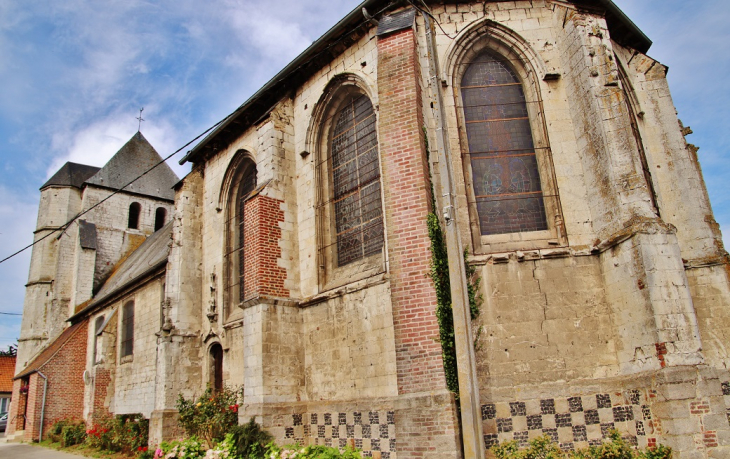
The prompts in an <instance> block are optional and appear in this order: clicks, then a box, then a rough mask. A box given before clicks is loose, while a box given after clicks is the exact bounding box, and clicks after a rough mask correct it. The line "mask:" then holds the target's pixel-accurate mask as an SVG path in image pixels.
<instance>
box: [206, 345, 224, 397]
mask: <svg viewBox="0 0 730 459" xmlns="http://www.w3.org/2000/svg"><path fill="white" fill-rule="evenodd" d="M209 374H210V381H209V383H210V387H211V389H213V391H214V392H219V391H221V390H223V347H222V346H221V345H220V343H215V344H213V345H212V346H211V347H210V370H209Z"/></svg>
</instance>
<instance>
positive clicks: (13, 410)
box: [5, 379, 28, 436]
mask: <svg viewBox="0 0 730 459" xmlns="http://www.w3.org/2000/svg"><path fill="white" fill-rule="evenodd" d="M21 385H22V381H21V380H20V379H16V380H15V381H13V395H12V396H11V398H10V400H11V401H10V413H9V414H8V425H7V427H6V430H5V435H6V436H7V435H12V434H14V433H15V431H16V430H23V429H24V428H25V424H24V423H23V415H25V401H26V400H27V399H28V396H27V394H21V393H20V387H21Z"/></svg>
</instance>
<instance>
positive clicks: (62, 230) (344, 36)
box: [0, 2, 392, 264]
mask: <svg viewBox="0 0 730 459" xmlns="http://www.w3.org/2000/svg"><path fill="white" fill-rule="evenodd" d="M391 5H392V2H391V3H389V4H388V5H386V6H385V7H384V8H382V9H381V10H380V11H378V12H377V13H375V15H378V14H380V13H382V12H383V11H385V10H387V9H388V8H390V7H391ZM367 23H368V21H361V22H360V23H359V24H358V25H357V26H355V27H353V28H352V29H351V30H350V31H349V32H347V33H345V34H342V35H341V36H340V38H338V39H337V40H335V41H333V42H332V43H330V44H328V45H327V46H326V47H325V48H324V49H322V50H321V51H320V52H318V53H316V54H315V55H313V56H311V57H310V58H309V59H308V60H307V61H305V62H302V63H301V64H300V65H299V66H298V67H297V68H296V69H294V70H293V71H292V73H293V72H294V71H296V70H300V69H302V68H303V67H304V66H305V65H307V64H309V63H311V62H312V61H314V60H315V59H317V58H319V56H321V55H322V54H324V53H325V52H327V51H329V50H330V49H331V48H332V47H334V46H335V45H337V44H338V43H340V42H341V41H343V40H345V39H346V38H348V37H349V36H350V35H351V34H353V33H354V32H356V31H357V30H358V29H359V28H360V27H362V26H363V25H365V24H367ZM285 79H286V76H282V77H281V78H280V79H279V80H277V81H276V83H281V82H282V81H284V80H285ZM244 106H245V103H244V105H241V106H240V107H238V108H237V109H236V110H234V111H233V112H231V113H230V114H229V115H228V116H226V117H225V118H223V119H222V120H220V121H218V122H217V123H215V124H214V125H212V126H211V127H209V128H208V129H206V130H205V131H203V132H202V133H201V134H199V135H198V136H196V137H195V138H194V139H192V140H191V141H189V142H188V143H186V144H185V145H183V146H182V147H180V148H178V149H177V150H175V152H173V153H171V154H170V155H168V156H167V157H166V158H164V159H163V160H162V161H160V162H158V163H157V164H155V165H154V166H152V167H151V168H149V169H147V170H146V171H145V172H143V173H142V174H140V175H139V176H137V177H136V178H134V179H133V180H132V181H130V182H129V183H127V184H126V185H124V186H123V187H121V188H119V189H116V190H114V192H113V193H112V194H110V195H109V196H107V197H106V198H104V199H102V200H101V201H99V202H98V203H96V204H95V205H93V206H91V207H90V208H88V209H86V210H85V211H83V212H81V213H79V214H78V215H76V216H75V217H73V218H72V219H71V220H69V221H68V222H66V223H65V224H64V225H62V226H60V227H58V228H56V229H53V230H51V231H50V232H49V233H48V234H46V235H45V236H43V237H41V238H40V239H38V240H37V241H34V242H33V243H31V244H28V245H27V246H25V247H23V248H22V249H20V250H18V251H17V252H15V253H12V254H10V255H8V256H7V257H5V258H3V259H2V260H0V264H2V263H4V262H6V261H7V260H9V259H11V258H13V257H14V256H16V255H19V254H21V253H23V252H24V251H26V250H28V249H29V248H31V247H33V246H34V245H36V244H38V243H39V242H41V241H43V240H44V239H46V238H48V237H50V236H51V235H53V234H55V233H57V232H59V231H60V232H64V231H66V229H68V227H69V226H70V225H71V224H72V223H73V222H75V221H76V220H77V219H79V217H82V216H83V215H85V214H86V213H88V212H90V211H91V210H93V209H95V208H96V207H98V206H99V205H101V204H103V203H104V202H105V201H107V200H108V199H110V198H111V197H112V196H114V195H116V194H117V193H119V192H120V191H122V190H124V189H125V188H126V187H128V186H129V185H131V184H132V183H134V182H135V181H137V180H139V179H140V178H141V177H143V176H145V175H146V174H147V173H149V172H150V171H152V170H153V169H155V168H156V167H157V166H159V165H160V164H162V163H164V162H165V161H167V160H168V159H170V158H172V157H173V156H175V155H176V154H178V153H180V151H182V150H183V149H185V148H186V147H188V146H189V145H190V144H192V143H193V142H195V141H196V140H198V139H200V138H201V137H203V136H204V135H206V134H208V133H209V132H210V131H212V130H213V129H215V128H217V127H218V126H220V125H221V124H223V123H225V122H226V121H227V120H228V119H229V118H231V117H233V116H234V115H236V114H237V113H238V112H239V111H241V110H242V109H244V108H245V107H244ZM140 118H141V114H140ZM140 122H141V121H140Z"/></svg>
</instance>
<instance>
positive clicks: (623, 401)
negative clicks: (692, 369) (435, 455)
mask: <svg viewBox="0 0 730 459" xmlns="http://www.w3.org/2000/svg"><path fill="white" fill-rule="evenodd" d="M728 393H730V384H729V385H728ZM650 399H651V394H648V393H647V392H645V391H640V390H630V391H626V392H624V393H621V394H594V395H584V396H575V397H569V398H557V399H553V398H548V399H541V400H529V401H524V402H523V401H515V402H500V403H487V404H484V405H482V426H483V429H484V443H485V446H486V447H487V448H490V447H491V446H494V445H496V444H497V443H500V442H504V441H511V440H515V441H517V442H518V443H519V445H520V446H521V447H525V446H527V445H528V442H529V441H530V440H532V439H533V438H536V437H539V436H543V435H546V436H548V437H550V438H551V439H552V440H553V441H554V442H555V443H558V444H559V445H560V447H561V448H562V449H564V450H570V451H572V450H575V449H578V448H585V447H588V446H592V445H599V444H601V442H603V441H604V439H606V438H608V436H609V432H610V431H611V430H612V429H616V430H618V431H619V432H620V433H621V435H622V437H624V438H625V439H626V440H627V441H628V442H629V443H630V444H632V445H643V446H646V445H647V444H648V443H649V440H648V438H647V437H650V436H652V435H653V433H654V423H653V420H652V414H651V408H650V406H649V400H650Z"/></svg>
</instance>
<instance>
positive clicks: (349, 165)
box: [329, 94, 383, 267]
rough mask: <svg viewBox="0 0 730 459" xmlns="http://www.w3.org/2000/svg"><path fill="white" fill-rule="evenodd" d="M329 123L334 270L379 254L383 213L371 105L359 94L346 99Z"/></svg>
mask: <svg viewBox="0 0 730 459" xmlns="http://www.w3.org/2000/svg"><path fill="white" fill-rule="evenodd" d="M333 119H334V127H333V128H332V134H331V137H330V142H329V152H330V156H331V164H330V180H331V183H332V194H331V198H332V205H333V206H334V220H335V221H334V226H335V228H334V231H335V239H336V246H337V250H336V259H337V263H336V265H337V266H338V267H339V266H344V265H347V264H350V263H352V262H355V261H358V260H361V259H363V258H365V257H367V256H369V255H373V254H376V253H380V252H381V249H382V247H383V209H382V204H381V202H382V201H381V197H380V162H379V158H378V135H377V132H376V128H375V125H376V123H375V112H374V111H373V104H372V103H371V102H370V99H368V97H367V96H365V95H363V94H353V95H349V96H348V97H346V98H345V99H344V101H343V102H342V104H341V105H340V107H339V108H338V110H337V112H336V113H335V114H334V118H333Z"/></svg>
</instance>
